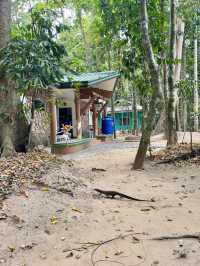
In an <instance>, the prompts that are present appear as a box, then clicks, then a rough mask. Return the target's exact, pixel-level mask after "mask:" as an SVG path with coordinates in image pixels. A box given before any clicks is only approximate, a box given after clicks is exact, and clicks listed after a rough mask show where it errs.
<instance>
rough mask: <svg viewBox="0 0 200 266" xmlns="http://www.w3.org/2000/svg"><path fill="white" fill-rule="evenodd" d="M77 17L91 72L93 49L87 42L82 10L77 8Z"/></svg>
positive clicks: (87, 64) (87, 63)
mask: <svg viewBox="0 0 200 266" xmlns="http://www.w3.org/2000/svg"><path fill="white" fill-rule="evenodd" d="M76 16H77V19H78V23H79V27H80V30H81V35H82V39H83V43H84V46H85V60H86V66H87V68H88V70H89V71H92V57H91V48H90V45H89V43H88V41H87V38H86V34H85V29H84V26H83V18H82V10H81V8H77V11H76Z"/></svg>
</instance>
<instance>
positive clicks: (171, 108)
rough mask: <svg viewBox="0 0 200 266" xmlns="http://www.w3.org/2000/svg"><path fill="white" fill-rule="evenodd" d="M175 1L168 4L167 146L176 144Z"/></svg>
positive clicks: (172, 0)
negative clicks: (169, 23) (169, 22)
mask: <svg viewBox="0 0 200 266" xmlns="http://www.w3.org/2000/svg"><path fill="white" fill-rule="evenodd" d="M175 2H176V1H175V0H171V3H170V21H171V25H170V52H169V59H170V63H169V71H168V73H169V74H168V84H169V100H168V136H167V137H168V138H167V144H168V145H174V144H176V143H177V134H176V99H177V93H176V89H175V59H176V4H175Z"/></svg>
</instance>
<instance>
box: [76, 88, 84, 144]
mask: <svg viewBox="0 0 200 266" xmlns="http://www.w3.org/2000/svg"><path fill="white" fill-rule="evenodd" d="M75 108H76V135H77V138H78V139H82V127H81V107H80V94H79V92H76V93H75Z"/></svg>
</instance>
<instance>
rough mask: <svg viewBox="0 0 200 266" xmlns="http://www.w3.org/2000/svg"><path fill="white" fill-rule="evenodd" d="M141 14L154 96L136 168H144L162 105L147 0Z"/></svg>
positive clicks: (144, 44) (143, 2)
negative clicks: (158, 109) (158, 112)
mask: <svg viewBox="0 0 200 266" xmlns="http://www.w3.org/2000/svg"><path fill="white" fill-rule="evenodd" d="M140 14H141V35H142V45H143V48H144V51H145V58H146V61H147V64H148V67H149V72H150V76H151V86H152V91H153V92H152V97H151V101H150V106H149V111H148V114H147V119H145V125H144V129H143V132H142V137H141V141H140V145H139V148H138V151H137V154H136V158H135V162H134V166H133V168H134V169H142V168H143V164H144V159H145V155H146V152H147V148H148V145H149V143H150V137H151V133H152V130H153V127H154V125H155V120H156V110H157V108H159V107H160V97H159V96H160V94H161V82H160V73H159V67H158V64H157V62H156V59H155V56H154V53H153V48H152V44H151V40H150V37H149V24H148V13H147V0H140Z"/></svg>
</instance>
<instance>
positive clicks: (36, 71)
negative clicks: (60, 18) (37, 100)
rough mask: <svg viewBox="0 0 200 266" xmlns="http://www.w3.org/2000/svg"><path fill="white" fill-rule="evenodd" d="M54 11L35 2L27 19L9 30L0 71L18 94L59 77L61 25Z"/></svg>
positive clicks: (63, 49)
mask: <svg viewBox="0 0 200 266" xmlns="http://www.w3.org/2000/svg"><path fill="white" fill-rule="evenodd" d="M55 21H56V12H54V11H53V10H50V9H47V8H46V7H45V5H43V4H38V5H36V6H35V7H34V8H33V9H31V10H30V21H28V22H27V23H26V24H20V25H16V26H14V27H13V29H12V39H11V41H10V43H9V44H8V46H7V47H6V48H4V49H2V50H1V51H0V59H1V61H0V65H1V70H2V71H4V72H5V73H6V76H7V77H8V78H9V80H11V81H13V84H15V86H16V88H17V90H18V92H19V93H20V94H26V93H27V92H28V91H29V90H38V89H42V88H46V87H47V86H48V85H50V84H52V83H55V82H56V81H58V80H59V79H61V78H62V76H63V72H62V69H61V65H62V58H63V56H64V55H66V50H65V48H64V46H62V45H60V44H58V42H57V41H56V38H57V34H58V33H59V32H60V31H61V29H62V25H60V24H59V23H57V22H55Z"/></svg>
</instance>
